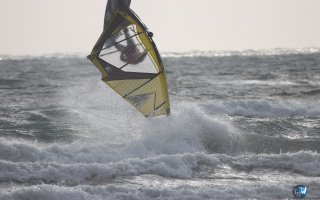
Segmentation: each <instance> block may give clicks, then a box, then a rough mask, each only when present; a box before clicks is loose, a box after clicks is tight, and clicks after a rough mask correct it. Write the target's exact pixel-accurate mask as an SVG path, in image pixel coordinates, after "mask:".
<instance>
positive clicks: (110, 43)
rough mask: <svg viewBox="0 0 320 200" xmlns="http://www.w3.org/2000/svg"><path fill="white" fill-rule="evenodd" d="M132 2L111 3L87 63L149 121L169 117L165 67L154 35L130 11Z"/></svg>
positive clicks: (116, 1) (119, 0) (117, 0)
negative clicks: (159, 116) (165, 115)
mask: <svg viewBox="0 0 320 200" xmlns="http://www.w3.org/2000/svg"><path fill="white" fill-rule="evenodd" d="M130 2H131V0H109V1H108V4H107V8H106V14H105V20H104V30H103V32H102V34H101V36H100V38H99V39H98V41H97V43H96V44H95V46H94V47H93V50H92V52H91V54H90V55H89V56H88V59H90V60H91V62H92V63H93V64H94V65H95V66H96V67H97V68H98V69H99V70H100V72H101V73H102V81H103V82H105V83H106V84H107V85H108V86H110V87H111V88H112V89H113V90H114V91H116V92H117V93H118V94H119V95H121V96H122V97H123V98H124V99H125V100H126V101H128V102H129V103H130V104H131V105H132V106H134V107H135V108H136V109H137V110H139V111H140V112H141V113H142V114H144V115H145V116H146V117H149V116H158V115H164V114H167V115H169V114H170V103H169V95H168V89H167V81H166V75H165V70H164V66H163V63H162V60H161V57H160V54H159V52H158V50H157V47H156V45H155V43H154V41H153V39H152V35H153V34H152V33H151V32H149V31H148V29H147V27H146V26H145V25H144V24H143V23H142V22H141V20H140V18H139V17H138V16H137V15H136V14H135V13H134V12H133V11H132V10H131V9H130V8H129V6H130Z"/></svg>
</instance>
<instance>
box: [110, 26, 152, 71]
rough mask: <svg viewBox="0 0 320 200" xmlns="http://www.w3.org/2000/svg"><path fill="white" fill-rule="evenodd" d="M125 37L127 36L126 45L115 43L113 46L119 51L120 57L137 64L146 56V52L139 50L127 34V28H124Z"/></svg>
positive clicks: (124, 60)
mask: <svg viewBox="0 0 320 200" xmlns="http://www.w3.org/2000/svg"><path fill="white" fill-rule="evenodd" d="M124 34H125V37H126V38H128V39H127V40H126V41H127V45H126V46H125V45H123V44H121V43H115V45H114V46H115V47H116V48H117V49H118V50H119V51H120V52H121V56H120V59H121V60H122V61H123V62H126V63H129V64H134V65H136V64H139V63H140V62H142V61H143V60H144V59H145V57H146V56H147V52H146V51H143V52H141V51H140V50H139V48H138V47H137V45H136V44H135V42H134V41H133V39H132V38H131V36H130V34H129V30H128V28H125V29H124Z"/></svg>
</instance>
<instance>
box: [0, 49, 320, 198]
mask: <svg viewBox="0 0 320 200" xmlns="http://www.w3.org/2000/svg"><path fill="white" fill-rule="evenodd" d="M162 55H163V60H164V63H165V66H166V71H167V79H168V85H169V92H170V100H171V110H172V114H171V116H170V117H155V118H145V117H144V116H142V115H141V114H140V113H139V112H137V111H136V110H135V109H134V108H132V107H131V106H130V105H129V104H128V103H127V102H125V101H124V100H123V99H122V98H121V97H119V96H118V95H117V94H116V93H115V92H114V91H112V90H111V89H110V88H108V87H107V86H105V85H104V83H103V82H102V81H101V80H100V78H101V74H100V72H99V71H98V70H97V69H96V68H95V67H94V66H93V65H92V64H91V63H90V62H89V61H88V60H86V59H85V56H75V55H49V56H40V57H32V56H20V57H18V56H15V57H14V56H0V102H1V103H0V199H1V200H60V199H61V200H62V199H63V200H64V199H65V200H70V199H77V200H105V199H137V200H143V199H181V200H186V199H190V200H195V199H249V198H251V199H290V198H292V197H293V196H292V188H293V187H294V186H295V185H298V184H303V185H306V186H307V188H308V196H307V197H308V198H318V199H319V198H320V50H319V49H304V50H301V49H300V50H299V49H296V50H294V49H293V50H286V49H274V50H264V51H262V50H261V51H242V52H227V51H226V52H222V51H220V52H199V51H195V52H187V53H164V54H162Z"/></svg>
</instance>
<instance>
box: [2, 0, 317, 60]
mask: <svg viewBox="0 0 320 200" xmlns="http://www.w3.org/2000/svg"><path fill="white" fill-rule="evenodd" d="M106 2H107V1H106V0H1V3H0V36H1V37H0V54H16V55H17V54H48V53H73V52H83V53H89V52H90V51H91V49H92V47H93V45H94V44H95V42H96V40H97V39H98V37H99V35H100V33H101V32H102V27H103V17H104V11H105V5H106ZM131 8H132V9H133V10H134V11H135V12H136V13H137V14H138V15H139V16H140V18H141V19H142V20H143V21H144V22H145V24H146V25H147V26H148V27H149V29H150V30H151V31H152V32H153V33H154V35H155V36H154V39H155V41H156V44H157V46H158V48H159V50H160V52H164V51H190V50H243V49H267V48H278V47H280V48H303V47H320V0H132V4H131Z"/></svg>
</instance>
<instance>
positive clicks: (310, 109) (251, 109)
mask: <svg viewBox="0 0 320 200" xmlns="http://www.w3.org/2000/svg"><path fill="white" fill-rule="evenodd" d="M205 107H206V108H207V110H209V111H210V113H220V114H228V115H230V116H248V117H261V118H265V117H319V116H320V104H319V103H308V104H305V103H299V102H271V101H265V100H247V101H244V100H234V101H223V102H215V103H214V104H210V105H205Z"/></svg>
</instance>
